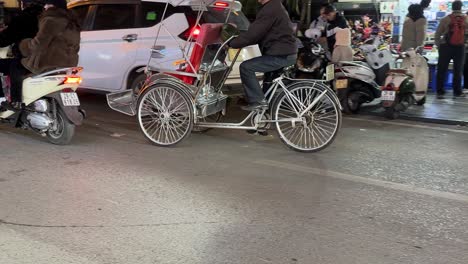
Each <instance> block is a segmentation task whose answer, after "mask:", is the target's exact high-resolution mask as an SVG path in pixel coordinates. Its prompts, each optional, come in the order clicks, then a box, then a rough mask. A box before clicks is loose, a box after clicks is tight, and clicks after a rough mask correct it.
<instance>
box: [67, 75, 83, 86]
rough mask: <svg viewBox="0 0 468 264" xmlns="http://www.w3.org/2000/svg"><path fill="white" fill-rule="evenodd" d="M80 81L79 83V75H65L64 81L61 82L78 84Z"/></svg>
mask: <svg viewBox="0 0 468 264" xmlns="http://www.w3.org/2000/svg"><path fill="white" fill-rule="evenodd" d="M80 83H81V77H79V76H73V77H66V78H65V81H63V84H80Z"/></svg>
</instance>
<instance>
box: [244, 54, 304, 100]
mask: <svg viewBox="0 0 468 264" xmlns="http://www.w3.org/2000/svg"><path fill="white" fill-rule="evenodd" d="M296 58H297V55H296V54H293V55H288V56H269V55H264V56H260V57H256V58H253V59H250V60H247V61H244V62H242V63H241V65H240V67H239V70H240V76H241V80H242V84H243V85H244V90H245V95H246V96H247V98H246V99H247V101H248V102H249V103H255V102H260V101H262V100H264V99H265V95H264V93H263V91H262V88H261V87H260V84H259V83H258V81H257V77H256V76H255V73H257V72H261V73H266V72H272V71H276V70H279V69H281V68H284V67H287V66H290V65H294V64H295V63H296Z"/></svg>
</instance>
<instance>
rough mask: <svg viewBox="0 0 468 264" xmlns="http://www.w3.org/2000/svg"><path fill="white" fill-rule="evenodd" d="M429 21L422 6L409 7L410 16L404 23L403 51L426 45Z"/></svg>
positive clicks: (413, 5)
mask: <svg viewBox="0 0 468 264" xmlns="http://www.w3.org/2000/svg"><path fill="white" fill-rule="evenodd" d="M426 24H427V20H426V18H425V17H424V10H423V8H422V6H421V5H420V4H412V5H410V6H409V7H408V15H407V16H406V19H405V22H404V23H403V37H402V40H401V51H407V50H409V49H411V48H413V49H416V48H417V47H420V46H422V45H424V40H425V39H426Z"/></svg>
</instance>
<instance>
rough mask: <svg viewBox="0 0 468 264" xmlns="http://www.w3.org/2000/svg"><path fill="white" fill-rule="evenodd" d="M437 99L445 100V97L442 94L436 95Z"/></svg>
mask: <svg viewBox="0 0 468 264" xmlns="http://www.w3.org/2000/svg"><path fill="white" fill-rule="evenodd" d="M437 99H445V96H444V95H443V94H438V95H437Z"/></svg>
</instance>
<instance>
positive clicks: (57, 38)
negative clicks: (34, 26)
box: [20, 8, 80, 74]
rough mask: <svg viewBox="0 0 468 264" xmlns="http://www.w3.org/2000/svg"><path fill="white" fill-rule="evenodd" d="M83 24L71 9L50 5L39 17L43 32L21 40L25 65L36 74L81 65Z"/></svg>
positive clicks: (40, 31) (40, 27) (40, 28)
mask: <svg viewBox="0 0 468 264" xmlns="http://www.w3.org/2000/svg"><path fill="white" fill-rule="evenodd" d="M79 50H80V26H79V24H78V21H77V19H76V18H75V17H74V15H73V14H72V13H71V11H68V10H65V9H59V8H50V9H48V10H46V11H44V13H43V14H42V15H41V17H40V19H39V32H38V33H37V35H36V36H35V37H34V38H33V39H25V40H23V41H21V44H20V51H21V54H23V56H24V57H25V58H24V59H22V60H21V63H22V64H23V66H24V67H25V68H26V69H28V70H29V71H31V72H32V73H34V74H39V73H42V72H45V71H48V70H52V69H54V68H61V67H74V66H77V64H78V51H79Z"/></svg>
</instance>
